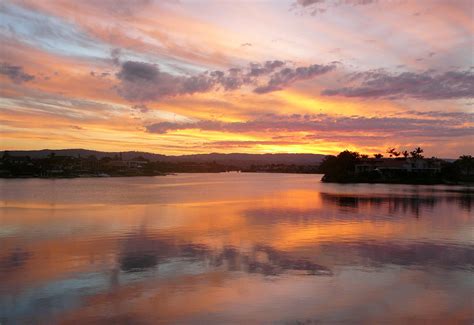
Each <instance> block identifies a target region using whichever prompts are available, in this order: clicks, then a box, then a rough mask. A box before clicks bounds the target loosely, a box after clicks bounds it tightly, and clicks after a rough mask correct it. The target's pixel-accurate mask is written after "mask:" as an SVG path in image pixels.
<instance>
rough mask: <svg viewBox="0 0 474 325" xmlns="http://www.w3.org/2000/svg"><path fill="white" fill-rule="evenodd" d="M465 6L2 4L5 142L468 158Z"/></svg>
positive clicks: (0, 139) (301, 0) (469, 35)
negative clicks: (390, 151) (419, 151)
mask: <svg viewBox="0 0 474 325" xmlns="http://www.w3.org/2000/svg"><path fill="white" fill-rule="evenodd" d="M473 41H474V2H473V1H472V0H466V1H464V0H459V1H456V0H453V1H447V0H439V1H436V0H423V1H415V0H406V1H404V0H393V1H389V0H386V1H384V0H379V1H377V0H288V1H284V0H275V1H270V0H267V1H256V0H253V1H249V0H246V1H237V0H233V1H232V0H230V1H229V0H228V1H218V0H214V1H211V0H209V1H205V0H199V1H188V0H180V1H171V0H169V1H165V0H160V1H159V0H133V1H132V0H101V1H98V0H81V1H75V0H70V1H66V0H56V1H48V0H42V1H38V0H22V1H20V0H19V1H15V0H6V1H4V0H0V132H1V134H0V149H1V150H3V149H8V150H12V149H44V148H50V149H59V148H86V149H96V150H104V151H128V150H140V151H149V152H156V153H163V154H189V153H208V152H224V153H229V152H248V153H267V152H270V153H273V152H274V153H276V152H282V153H284V152H294V153H297V152H301V153H322V154H333V153H337V152H339V151H341V150H344V149H350V150H358V151H360V152H363V153H369V154H372V153H375V152H379V151H381V152H384V151H385V150H386V149H387V147H396V148H400V149H409V150H410V149H413V147H415V146H421V147H422V148H424V149H425V153H426V155H428V156H432V155H436V156H440V157H446V158H456V157H457V156H459V155H461V154H474V145H473V143H474V101H473V97H474V62H473V46H474V45H473V44H474V43H473Z"/></svg>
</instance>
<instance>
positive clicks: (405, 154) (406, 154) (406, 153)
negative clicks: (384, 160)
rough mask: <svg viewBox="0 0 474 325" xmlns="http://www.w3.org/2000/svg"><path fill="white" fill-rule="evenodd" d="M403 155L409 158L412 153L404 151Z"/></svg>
mask: <svg viewBox="0 0 474 325" xmlns="http://www.w3.org/2000/svg"><path fill="white" fill-rule="evenodd" d="M402 155H403V157H405V158H408V156H409V155H410V153H409V152H408V151H407V150H404V151H402Z"/></svg>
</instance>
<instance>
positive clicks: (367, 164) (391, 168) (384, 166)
mask: <svg viewBox="0 0 474 325" xmlns="http://www.w3.org/2000/svg"><path fill="white" fill-rule="evenodd" d="M442 165H443V160H441V159H435V158H430V159H424V158H422V159H413V158H379V159H377V158H366V159H363V160H362V161H361V162H360V163H359V164H357V165H356V166H355V172H356V174H360V173H366V172H373V171H375V172H380V173H382V174H389V173H394V172H408V173H424V174H436V173H439V172H441V167H442Z"/></svg>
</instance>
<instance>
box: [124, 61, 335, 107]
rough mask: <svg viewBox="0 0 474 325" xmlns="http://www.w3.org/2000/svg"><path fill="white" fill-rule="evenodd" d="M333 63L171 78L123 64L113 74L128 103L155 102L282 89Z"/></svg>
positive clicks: (272, 64) (275, 64) (255, 66)
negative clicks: (243, 90) (217, 92)
mask: <svg viewBox="0 0 474 325" xmlns="http://www.w3.org/2000/svg"><path fill="white" fill-rule="evenodd" d="M335 68H336V66H335V65H334V64H328V65H319V64H313V65H310V66H307V67H291V66H289V63H287V62H283V61H278V60H275V61H266V62H264V63H262V64H260V63H250V64H249V66H248V67H246V68H231V69H228V70H227V71H219V70H216V71H207V72H204V73H202V74H199V75H194V76H187V75H172V74H170V73H168V72H164V71H162V70H160V68H159V66H158V65H155V64H150V63H145V62H137V61H126V62H124V63H123V64H122V65H121V68H120V71H119V72H118V73H117V74H116V76H117V78H118V79H119V81H120V83H119V85H118V86H117V90H118V93H119V94H120V95H121V96H122V97H124V98H125V99H128V100H131V101H150V100H159V99H161V98H164V97H174V96H179V95H191V94H194V93H204V92H209V91H212V90H219V89H222V90H224V91H231V90H236V89H240V88H241V87H243V86H251V87H253V91H254V92H255V93H258V94H263V93H269V92H272V91H278V90H282V89H283V88H285V87H288V86H290V85H291V84H293V83H295V82H297V81H299V80H307V79H311V78H314V77H316V76H319V75H322V74H325V73H328V72H330V71H332V70H334V69H335Z"/></svg>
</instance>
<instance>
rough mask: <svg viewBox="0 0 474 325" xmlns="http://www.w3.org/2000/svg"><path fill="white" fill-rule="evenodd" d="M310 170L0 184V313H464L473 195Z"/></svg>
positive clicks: (35, 319) (282, 316)
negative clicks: (327, 177) (338, 180)
mask: <svg viewBox="0 0 474 325" xmlns="http://www.w3.org/2000/svg"><path fill="white" fill-rule="evenodd" d="M320 178H321V176H320V175H287V174H243V173H242V174H238V173H228V174H181V175H175V176H166V177H137V178H90V179H61V180H43V179H29V180H0V194H1V205H0V323H1V324H2V325H3V324H9V323H13V324H16V323H47V324H54V323H62V324H68V323H78V322H80V323H87V324H94V323H97V324H99V323H100V324H102V323H106V322H111V323H116V324H122V323H133V324H135V323H136V324H156V323H160V322H163V323H168V322H172V323H208V322H215V323H221V324H223V323H226V324H228V323H250V324H253V323H258V324H261V323H282V324H314V323H318V324H319V323H322V324H326V323H330V324H331V323H373V324H380V323H398V324H401V323H410V322H422V323H429V324H432V323H443V324H448V323H467V324H470V323H472V321H473V320H474V311H473V310H474V309H473V302H474V277H473V272H474V236H473V234H474V232H473V230H474V218H473V208H474V206H473V203H474V194H472V192H469V191H467V190H466V189H465V188H462V187H449V186H410V185H382V184H380V185H367V184H357V185H338V184H323V183H321V182H320Z"/></svg>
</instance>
